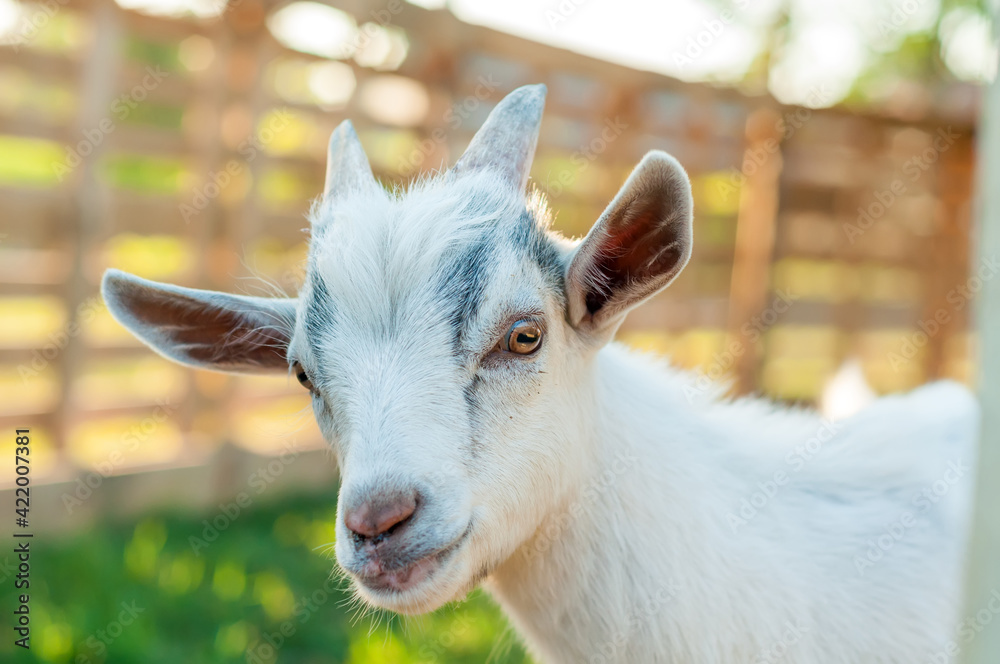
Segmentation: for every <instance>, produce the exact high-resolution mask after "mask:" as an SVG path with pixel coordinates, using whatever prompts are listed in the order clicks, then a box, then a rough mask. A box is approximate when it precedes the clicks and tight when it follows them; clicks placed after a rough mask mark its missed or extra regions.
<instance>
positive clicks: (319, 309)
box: [305, 265, 335, 358]
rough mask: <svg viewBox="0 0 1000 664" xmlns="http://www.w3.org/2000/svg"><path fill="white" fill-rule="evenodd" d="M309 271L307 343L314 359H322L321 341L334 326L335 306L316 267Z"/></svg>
mask: <svg viewBox="0 0 1000 664" xmlns="http://www.w3.org/2000/svg"><path fill="white" fill-rule="evenodd" d="M310 268H311V269H310V270H309V300H308V301H307V304H306V311H305V329H306V341H307V343H308V344H309V349H310V351H311V352H312V355H313V357H314V358H319V357H320V340H321V339H323V338H324V337H325V336H326V335H327V334H329V330H330V328H331V327H332V326H333V317H334V313H335V306H334V302H333V298H332V297H331V296H330V290H329V289H328V288H327V287H326V282H325V281H324V280H323V277H321V276H320V275H319V272H318V271H317V270H316V269H315V265H311V266H310Z"/></svg>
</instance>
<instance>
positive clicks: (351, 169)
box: [323, 120, 378, 200]
mask: <svg viewBox="0 0 1000 664" xmlns="http://www.w3.org/2000/svg"><path fill="white" fill-rule="evenodd" d="M372 186H375V187H377V186H378V182H377V181H376V180H375V176H374V175H373V174H372V167H371V165H369V163H368V157H367V156H366V155H365V150H364V148H363V147H361V141H360V140H358V135H357V134H356V133H355V132H354V126H353V125H352V124H351V121H350V120H344V121H343V122H341V123H340V126H338V127H337V128H336V129H335V130H334V131H333V134H331V136H330V148H329V150H328V151H327V156H326V183H325V184H324V186H323V198H324V199H325V200H332V199H334V198H336V197H337V196H341V195H343V194H345V193H347V192H349V191H357V190H359V189H365V188H368V187H372Z"/></svg>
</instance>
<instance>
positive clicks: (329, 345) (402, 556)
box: [104, 86, 691, 613]
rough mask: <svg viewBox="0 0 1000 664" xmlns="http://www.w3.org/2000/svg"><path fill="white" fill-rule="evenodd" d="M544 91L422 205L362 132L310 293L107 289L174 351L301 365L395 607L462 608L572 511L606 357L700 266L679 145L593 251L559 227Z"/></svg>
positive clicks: (342, 163) (423, 186)
mask: <svg viewBox="0 0 1000 664" xmlns="http://www.w3.org/2000/svg"><path fill="white" fill-rule="evenodd" d="M544 92H545V89H544V87H543V86H528V87H525V88H520V89H519V90H517V91H515V92H514V93H512V94H511V95H509V96H508V97H507V98H506V99H505V100H503V101H502V102H501V103H500V104H499V105H498V106H497V107H496V108H495V109H494V111H493V113H492V114H491V115H490V117H489V119H488V120H487V122H486V125H484V127H483V128H482V129H481V130H480V131H479V132H478V133H477V134H476V136H475V138H474V139H473V142H472V144H471V145H470V147H469V149H468V151H467V152H466V153H465V154H464V155H463V157H462V158H461V159H460V160H459V162H458V163H457V164H456V166H455V167H454V168H453V169H452V170H450V171H448V172H447V173H446V174H444V175H442V176H440V177H437V178H434V179H430V180H427V181H424V182H420V183H418V184H416V185H415V186H413V187H411V188H410V190H409V191H406V192H397V193H387V192H386V191H385V190H384V189H383V188H382V187H380V186H379V185H378V183H377V182H376V181H375V179H374V177H373V176H372V173H371V169H370V167H369V165H368V162H367V158H366V157H365V155H364V153H363V151H362V149H361V146H360V143H359V142H358V140H357V137H356V135H355V134H354V131H353V129H352V128H351V126H350V124H348V123H346V122H345V123H344V124H343V125H341V126H340V127H339V128H338V129H337V131H336V132H334V135H333V137H332V138H331V142H330V152H329V162H328V170H327V178H326V186H325V190H324V194H323V197H322V199H321V200H320V201H319V202H318V203H317V204H316V205H315V206H314V209H313V210H312V212H311V217H312V240H311V245H310V252H309V263H308V267H307V272H306V281H305V284H304V286H303V288H302V290H301V292H300V293H299V297H298V298H295V299H261V298H251V297H245V296H234V295H224V294H221V293H209V292H205V291H195V290H192V289H185V288H179V287H175V286H167V285H164V284H154V283H152V282H148V281H145V280H142V279H138V278H136V277H133V276H131V275H126V274H124V273H121V272H116V271H109V272H108V274H107V275H106V276H105V281H104V294H105V298H106V300H107V302H108V304H109V307H110V309H111V311H112V313H113V314H114V315H115V316H116V317H117V318H118V319H119V320H120V321H121V322H122V323H123V324H124V325H126V326H127V327H129V329H131V330H132V331H133V333H135V334H136V335H137V336H138V337H139V338H141V339H142V340H144V341H145V342H146V343H148V344H149V345H151V346H152V347H153V348H154V349H156V350H157V351H159V352H160V353H162V354H164V355H166V356H167V357H170V358H171V359H174V360H177V361H180V362H183V363H187V364H192V365H195V366H200V367H208V368H213V369H218V370H224V371H266V370H288V369H289V368H290V369H291V371H292V372H293V373H294V374H295V375H296V376H297V378H298V379H299V380H300V382H302V384H303V385H304V386H305V387H306V388H307V389H309V391H310V393H311V395H312V403H313V410H314V412H315V414H316V418H317V421H318V422H319V424H320V428H321V429H322V431H323V434H324V436H325V437H326V438H327V440H328V441H330V444H331V446H332V448H333V450H334V452H335V455H336V458H337V461H338V464H339V468H340V473H341V480H342V482H341V489H340V501H339V507H338V510H339V511H338V521H337V543H336V553H337V558H338V561H339V563H340V565H341V566H342V567H343V568H344V569H345V570H346V571H347V572H348V573H349V574H350V575H351V577H352V578H353V579H354V580H355V581H356V586H357V589H358V591H359V593H360V594H361V595H362V596H363V597H364V598H365V599H367V600H368V601H369V602H371V603H373V604H375V605H378V606H381V607H385V608H389V609H392V610H396V611H400V612H408V613H409V612H421V611H426V610H430V609H433V608H436V607H437V606H439V605H441V604H442V603H444V602H446V601H449V600H451V599H453V598H456V597H459V596H461V595H462V594H463V593H465V592H467V591H468V590H469V589H471V588H472V587H474V586H475V585H476V583H478V581H480V580H481V579H483V578H484V577H485V576H487V575H488V574H489V573H490V571H491V570H492V569H494V568H495V567H496V566H497V565H499V564H501V563H503V562H504V561H505V560H506V559H507V558H509V557H510V556H511V555H512V554H513V553H514V552H515V551H516V550H517V549H518V547H519V546H521V545H522V544H523V543H524V542H526V541H527V540H528V539H529V538H530V537H531V536H532V533H533V532H534V531H535V530H536V529H537V528H538V527H539V525H540V524H541V523H542V520H543V519H544V518H545V516H546V515H547V514H549V513H551V512H552V511H553V510H554V509H557V507H558V505H559V504H560V502H561V500H562V498H563V497H564V496H565V495H566V494H567V493H568V492H569V490H570V489H571V488H572V487H571V486H569V484H570V483H571V482H572V478H574V477H578V476H579V472H577V471H578V470H579V468H580V467H581V465H582V464H583V463H584V460H582V459H581V458H580V456H581V455H580V454H579V450H578V449H577V448H576V447H575V445H574V440H576V439H578V438H579V437H580V436H581V435H582V431H581V426H583V423H584V422H585V421H586V412H587V409H588V408H590V407H591V406H592V405H591V404H589V403H588V400H592V393H590V392H588V391H587V386H588V385H589V384H590V382H591V381H590V379H589V376H590V373H591V372H592V370H593V364H592V360H593V356H594V352H595V351H596V349H598V348H599V347H600V346H601V345H603V344H604V343H605V342H606V341H607V340H608V339H610V337H611V336H612V335H613V333H614V330H615V329H616V328H617V326H618V324H619V323H620V321H621V319H622V317H623V315H624V313H625V311H627V310H628V309H629V308H630V307H632V306H634V305H635V304H637V303H638V302H640V301H642V300H643V299H645V298H646V297H648V296H650V295H652V294H653V293H655V292H656V291H658V290H659V289H660V288H663V287H664V286H665V285H666V284H667V283H669V282H670V281H671V280H672V279H673V278H674V277H675V276H676V275H677V273H678V272H679V271H680V270H681V268H682V267H683V266H684V264H685V263H686V261H687V259H688V257H689V255H690V250H691V197H690V187H689V185H688V181H687V177H686V175H685V174H684V172H683V170H682V169H681V167H680V166H679V165H678V164H677V162H676V161H675V160H674V159H673V158H671V157H669V156H668V155H666V154H664V153H659V152H653V153H650V154H648V155H647V156H646V157H645V158H644V159H643V161H642V162H641V163H640V165H639V166H638V167H637V168H636V169H635V171H634V172H633V173H632V175H631V176H630V177H629V179H628V181H627V182H626V184H625V186H624V187H623V188H622V191H621V192H620V193H619V195H618V196H617V197H616V198H615V200H614V201H612V203H611V205H610V206H609V207H608V209H607V211H606V212H605V213H604V215H603V216H602V217H601V218H600V219H599V220H598V222H597V224H595V226H594V229H593V230H592V231H591V233H590V234H589V235H588V236H587V238H585V239H584V240H583V241H582V242H580V243H578V244H573V243H570V242H567V241H564V240H562V239H561V238H559V237H557V236H556V235H554V234H553V233H551V232H550V231H548V229H547V223H548V215H547V212H546V210H545V207H544V204H543V203H542V202H541V199H540V198H539V197H537V196H534V197H526V196H525V194H524V187H525V184H526V181H527V174H528V170H529V167H530V162H531V158H532V155H533V153H534V149H535V144H536V142H537V137H538V128H539V124H540V119H541V111H542V106H543V101H544Z"/></svg>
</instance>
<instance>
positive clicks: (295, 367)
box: [292, 362, 316, 392]
mask: <svg viewBox="0 0 1000 664" xmlns="http://www.w3.org/2000/svg"><path fill="white" fill-rule="evenodd" d="M292 371H294V372H295V377H296V378H298V379H299V382H300V383H302V387H304V388H306V389H307V390H309V391H310V392H315V391H316V389H315V388H314V387H313V384H312V381H311V380H309V374H307V373H306V370H305V369H303V368H302V365H301V364H300V363H299V362H293V363H292Z"/></svg>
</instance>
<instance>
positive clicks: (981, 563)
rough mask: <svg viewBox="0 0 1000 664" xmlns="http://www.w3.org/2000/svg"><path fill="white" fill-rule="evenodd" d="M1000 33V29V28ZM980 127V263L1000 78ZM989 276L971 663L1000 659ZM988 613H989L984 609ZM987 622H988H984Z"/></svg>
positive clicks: (997, 389)
mask: <svg viewBox="0 0 1000 664" xmlns="http://www.w3.org/2000/svg"><path fill="white" fill-rule="evenodd" d="M993 26H994V30H995V31H998V30H1000V8H997V9H995V10H994V20H993ZM994 36H996V32H994ZM983 97H984V99H983V106H982V118H981V121H980V126H979V127H980V128H979V150H978V151H979V169H978V183H977V187H978V191H979V197H978V201H977V212H978V216H979V261H978V262H977V263H974V265H975V266H981V265H984V261H995V260H998V259H1000V76H998V77H997V78H996V79H994V81H993V83H992V84H990V85H989V86H988V87H987V88H986V90H985V91H984V95H983ZM996 277H997V275H995V274H994V275H993V277H992V278H988V279H983V289H982V291H980V300H979V311H978V315H979V321H978V322H979V338H980V349H981V350H980V357H981V358H982V359H981V362H980V391H979V395H980V402H981V403H982V410H983V418H982V434H981V437H980V441H981V442H980V452H979V470H978V474H979V478H978V484H977V489H976V509H975V516H974V520H973V535H972V546H971V550H970V557H969V572H968V579H967V591H966V603H965V612H964V614H963V617H964V616H969V617H972V618H973V619H975V620H979V619H978V618H976V616H977V614H980V615H985V614H988V615H989V616H990V621H989V624H988V625H986V626H985V627H983V628H982V631H978V630H977V631H976V635H975V637H974V638H973V639H972V641H971V643H968V644H964V643H962V644H960V645H961V646H962V648H963V650H964V662H965V664H996V662H1000V616H998V615H997V614H996V611H995V607H997V605H998V604H1000V481H998V480H997V478H998V477H1000V279H998V278H996ZM983 612H985V614H984V613H983ZM982 622H986V621H982Z"/></svg>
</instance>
